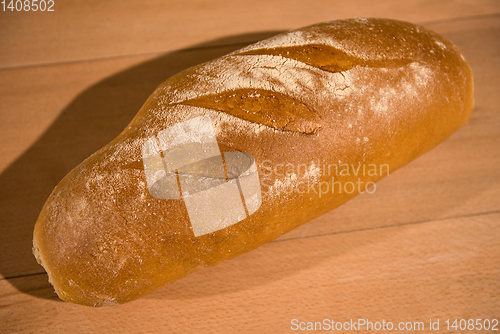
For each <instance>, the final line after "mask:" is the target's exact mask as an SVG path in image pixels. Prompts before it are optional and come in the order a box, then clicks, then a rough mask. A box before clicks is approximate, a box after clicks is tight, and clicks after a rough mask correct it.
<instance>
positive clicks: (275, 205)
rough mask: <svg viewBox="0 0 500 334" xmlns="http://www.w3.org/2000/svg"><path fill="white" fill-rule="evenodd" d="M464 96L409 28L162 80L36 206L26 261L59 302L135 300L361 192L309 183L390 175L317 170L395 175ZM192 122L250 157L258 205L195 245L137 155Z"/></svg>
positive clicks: (277, 47)
mask: <svg viewBox="0 0 500 334" xmlns="http://www.w3.org/2000/svg"><path fill="white" fill-rule="evenodd" d="M472 95H473V82H472V72H471V70H470V68H469V66H468V65H467V63H466V62H465V60H464V58H463V57H462V55H461V53H460V51H459V50H458V49H457V47H455V46H454V45H453V44H452V43H451V42H450V41H448V40H446V39H445V38H443V37H441V36H439V35H437V34H436V33H434V32H431V31H429V30H427V29H425V28H423V27H419V26H416V25H413V24H410V23H406V22H399V21H393V20H383V19H353V20H344V21H333V22H328V23H322V24H318V25H314V26H310V27H306V28H303V29H299V30H296V31H292V32H288V33H284V34H281V35H278V36H275V37H273V38H270V39H268V40H265V41H262V42H259V43H256V44H253V45H250V46H248V47H245V48H243V49H241V50H238V51H236V52H233V53H231V54H229V55H227V56H224V57H222V58H219V59H216V60H214V61H211V62H208V63H205V64H201V65H198V66H195V67H193V68H191V69H188V70H186V71H184V72H181V73H179V74H177V75H175V76H174V77H172V78H170V79H169V80H167V81H166V82H164V83H163V84H162V85H161V86H160V87H158V88H157V89H156V90H155V92H154V93H153V94H152V95H151V97H150V98H149V99H148V100H147V101H146V103H145V104H144V106H143V107H142V109H141V110H140V111H139V113H138V114H137V115H136V117H135V118H134V120H133V121H132V122H131V123H130V125H129V126H128V127H127V129H125V130H124V131H123V132H122V133H121V134H120V135H119V136H118V137H117V138H116V139H115V140H114V141H112V142H111V143H110V144H108V145H107V146H106V147H104V148H103V149H101V150H99V151H98V152H96V153H95V154H93V155H92V156H91V157H89V158H88V159H86V160H85V161H84V162H82V163H81V164H80V165H79V166H78V167H76V168H75V169H74V170H73V171H71V172H70V173H69V174H68V175H67V176H66V177H65V178H64V179H63V180H62V181H61V182H60V184H59V185H58V186H57V187H56V188H55V189H54V191H53V192H52V194H51V195H50V197H49V199H48V200H47V202H46V204H45V206H44V207H43V210H42V212H41V214H40V217H39V219H38V221H37V223H36V226H35V231H34V240H33V243H34V247H33V250H34V254H35V256H36V258H37V260H38V262H39V263H40V264H41V265H43V266H44V268H45V270H46V271H47V273H48V274H49V280H50V282H51V283H52V284H53V285H54V287H55V289H56V291H57V293H58V295H59V296H60V298H61V299H63V300H66V301H70V302H74V303H78V304H83V305H91V306H105V305H115V304H120V303H124V302H127V301H130V300H134V299H136V298H139V297H140V296H143V295H145V294H147V293H150V292H152V291H154V290H156V289H158V288H160V287H162V286H164V285H166V284H168V283H170V282H172V281H174V280H176V279H179V278H181V277H184V276H185V275H187V274H189V273H191V272H193V271H195V270H197V269H199V268H202V267H205V266H209V265H215V264H217V263H219V262H221V261H223V260H227V259H230V258H233V257H235V256H237V255H240V254H242V253H245V252H247V251H249V250H252V249H254V248H256V247H258V246H260V245H262V244H264V243H266V242H268V241H270V240H273V239H275V238H276V237H278V236H280V235H282V234H284V233H286V232H288V231H290V230H292V229H293V228H295V227H297V226H299V225H301V224H303V223H305V222H307V221H309V220H310V219H312V218H314V217H317V216H319V215H321V214H323V213H325V212H327V211H329V210H332V209H333V208H335V207H337V206H339V205H341V204H343V203H345V202H346V201H347V200H349V199H350V198H352V197H353V196H355V195H356V194H357V191H356V192H353V193H348V192H347V191H344V192H342V193H340V192H339V191H335V192H331V191H329V192H328V193H321V191H318V189H317V188H315V187H311V186H310V185H311V184H312V185H313V186H317V185H319V184H321V183H322V182H330V181H331V178H332V177H333V176H335V177H337V179H335V180H340V181H341V182H342V184H347V183H349V182H353V184H356V182H361V183H362V184H363V185H367V184H369V182H375V181H377V180H378V179H380V178H382V177H383V176H385V175H386V173H380V172H378V173H375V175H373V173H371V174H370V173H362V174H358V175H354V174H352V173H351V175H341V176H339V175H338V174H337V175H334V174H333V172H332V171H331V170H330V172H328V170H327V169H325V166H329V165H330V166H331V165H336V166H339V165H341V164H348V165H353V166H358V165H363V166H370V165H375V166H381V165H387V166H388V168H389V170H390V171H391V172H392V171H394V170H396V169H397V168H399V167H401V166H403V165H404V164H406V163H408V162H409V161H411V160H412V159H414V158H416V157H417V156H419V155H421V154H423V153H424V152H426V151H428V150H430V149H431V148H433V147H434V146H436V145H437V144H438V143H439V142H441V141H443V140H444V139H445V138H447V137H448V136H449V135H450V134H451V133H453V132H454V131H455V130H456V129H458V128H459V127H460V126H462V125H463V124H465V123H466V122H467V120H468V117H469V114H470V112H471V110H472V108H473V97H472ZM201 115H208V116H210V118H211V120H212V123H213V125H214V129H215V134H216V137H217V141H218V143H219V146H220V148H221V151H241V152H248V153H250V154H252V155H253V157H254V158H255V161H256V163H257V165H258V170H259V177H260V180H261V186H262V205H261V207H260V208H259V209H258V210H257V212H255V213H254V214H252V215H250V216H249V217H247V218H246V219H244V220H242V221H240V222H239V223H236V224H234V225H231V226H229V227H227V228H225V229H222V230H219V231H216V232H213V233H209V234H205V235H202V236H199V237H195V236H194V235H193V231H192V229H191V225H190V222H189V219H188V214H187V212H186V207H185V205H184V202H183V201H182V200H162V199H157V198H154V197H152V196H151V195H150V193H149V191H148V188H147V184H146V179H145V175H144V170H143V169H142V157H141V147H142V145H143V144H144V142H145V141H146V140H147V139H148V138H150V137H151V136H154V135H155V134H156V133H158V132H159V131H161V130H163V129H166V128H168V127H170V126H172V125H174V124H176V123H179V122H181V121H185V120H189V119H192V118H194V117H196V116H201ZM286 164H289V165H288V166H289V167H288V168H289V169H290V170H289V172H290V173H288V174H285V173H283V168H284V167H283V166H286ZM290 164H291V165H290ZM300 167H303V168H300ZM273 169H276V170H273Z"/></svg>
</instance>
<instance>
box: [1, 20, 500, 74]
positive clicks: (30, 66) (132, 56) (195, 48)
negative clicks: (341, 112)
mask: <svg viewBox="0 0 500 334" xmlns="http://www.w3.org/2000/svg"><path fill="white" fill-rule="evenodd" d="M497 16H500V13H489V14H483V15H472V16H464V17H456V18H452V19H445V20H436V21H427V22H426V21H423V22H414V23H415V24H419V25H423V26H428V25H433V24H442V23H448V22H450V23H452V22H461V21H468V20H477V19H484V18H491V17H497ZM255 42H258V40H253V41H247V42H240V43H229V44H220V45H210V46H200V47H190V48H184V49H179V50H171V51H158V52H150V53H138V54H129V55H120V56H110V57H101V58H92V59H80V60H71V61H63V62H56V63H41V64H36V65H26V66H13V67H0V72H4V71H13V70H20V69H28V68H37V67H49V66H58V65H70V64H79V63H86V62H97V61H106V60H115V59H126V58H130V59H132V58H140V57H148V56H155V55H158V56H160V55H164V54H167V53H171V52H189V51H197V50H209V49H218V48H225V47H231V46H239V45H241V46H245V45H249V44H252V43H255Z"/></svg>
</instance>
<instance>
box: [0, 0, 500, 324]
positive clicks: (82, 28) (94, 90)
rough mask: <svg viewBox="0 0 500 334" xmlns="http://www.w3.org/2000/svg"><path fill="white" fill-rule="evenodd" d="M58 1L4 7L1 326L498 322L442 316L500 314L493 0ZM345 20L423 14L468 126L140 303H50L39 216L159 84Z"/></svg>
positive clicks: (498, 33) (499, 27)
mask: <svg viewBox="0 0 500 334" xmlns="http://www.w3.org/2000/svg"><path fill="white" fill-rule="evenodd" d="M0 6H1V4H0ZM53 8H54V12H50V13H49V12H15V11H14V12H10V11H6V12H3V11H2V12H0V157H1V158H0V173H1V174H0V332H2V333H3V332H5V333H14V332H26V333H198V332H200V333H285V332H293V328H294V325H293V322H292V320H293V319H297V320H296V321H298V322H304V323H305V324H303V326H306V325H307V322H323V320H324V319H330V320H331V319H333V320H334V321H340V322H346V321H350V320H351V319H353V320H355V321H357V319H367V320H368V321H371V322H372V323H376V322H379V323H382V321H386V322H388V321H390V322H392V323H393V324H394V325H395V326H397V325H398V324H399V322H404V323H409V324H410V325H411V324H413V323H414V322H424V325H425V329H424V330H415V329H413V330H401V331H396V330H394V331H392V332H400V333H417V332H421V333H424V332H425V333H428V332H430V329H429V320H430V319H432V321H433V322H436V321H438V320H439V321H440V324H439V330H435V331H432V333H445V332H464V333H475V332H478V333H487V332H494V333H495V332H497V331H492V330H491V329H490V330H489V331H485V330H482V331H477V330H463V331H461V330H460V329H459V330H458V331H455V330H453V329H452V328H450V329H449V330H447V328H446V323H445V321H446V320H447V319H452V320H453V319H474V320H475V319H500V107H499V106H500V90H499V89H500V1H497V0H490V1H488V0H469V1H467V0H462V1H459V0H455V1H448V0H436V1H426V0H412V1H395V0H394V1H391V0H379V1H368V0H362V1H356V0H354V1H326V0H311V1H307V2H306V1H296V0H294V1H273V0H254V1H252V2H250V1H245V2H243V1H235V0H233V1H230V0H223V1H201V0H194V1H189V2H181V1H174V0H169V1H159V0H154V1H132V0H121V1H118V0H108V1H97V0H87V1H60V0H55V4H54V7H53ZM0 9H1V8H0ZM349 17H387V18H396V19H401V20H407V21H411V22H414V23H419V24H422V25H424V26H426V27H428V28H431V29H433V30H435V31H437V32H439V33H441V34H443V35H444V36H446V37H448V38H449V39H451V40H452V41H453V42H454V43H455V44H456V45H458V47H459V48H460V49H461V50H462V51H463V53H464V55H465V57H466V59H467V60H468V62H469V63H470V65H471V67H472V69H473V72H474V75H475V78H474V79H475V101H476V106H475V110H474V112H473V113H472V117H471V119H470V123H469V124H468V125H467V126H465V127H463V128H461V129H460V130H459V131H458V132H456V133H455V134H454V135H452V136H451V137H450V138H449V139H448V140H446V141H445V142H444V143H442V144H441V145H440V146H438V147H437V148H436V149H434V150H432V151H431V152H429V153H427V154H425V155H424V156H422V157H421V158H419V159H417V160H416V161H414V162H412V163H410V164H409V165H407V166H406V167H404V168H403V169H401V170H398V171H396V172H394V173H392V174H391V175H390V176H389V177H388V178H386V179H384V180H382V181H381V182H380V183H378V184H377V188H376V192H375V193H374V194H371V195H370V194H363V195H361V196H358V197H356V198H355V199H353V200H352V201H350V202H349V203H347V204H345V205H343V206H342V207H340V208H338V209H336V210H334V211H332V212H330V213H328V214H326V215H324V216H322V217H320V218H318V219H315V220H314V221H311V222H309V223H307V224H305V225H303V226H302V227H300V228H298V229H296V230H294V231H292V232H290V233H288V234H286V235H284V236H283V237H281V238H279V239H278V240H276V241H274V242H271V243H269V244H266V245H264V246H262V247H260V248H258V249H257V250H254V251H252V252H250V253H247V254H245V255H243V256H240V257H239V258H236V259H234V260H231V261H228V262H226V263H223V264H221V265H219V266H216V267H213V268H209V269H205V270H202V271H199V272H197V273H195V274H192V275H190V276H188V277H186V278H184V279H182V280H179V281H176V282H174V283H173V284H171V285H169V286H166V287H164V288H163V289H161V290H159V291H157V292H155V293H153V294H151V295H149V296H147V297H145V298H142V299H140V300H137V301H134V302H131V303H129V304H125V305H121V306H115V307H108V308H99V309H94V308H89V307H84V306H79V305H73V304H70V303H66V302H62V301H60V300H59V299H58V298H57V296H56V295H55V293H54V290H53V288H52V287H51V285H50V284H49V283H48V281H47V275H46V274H45V272H44V270H43V268H42V267H40V266H39V265H38V264H37V263H36V261H35V259H34V257H33V256H32V254H31V242H32V231H33V226H34V223H35V221H36V218H37V216H38V214H39V212H40V209H41V207H42V205H43V203H44V202H45V200H46V198H47V197H48V195H49V194H50V192H51V190H52V189H53V187H54V186H55V185H56V184H57V183H58V182H59V181H60V180H61V179H62V177H63V176H64V175H65V174H66V173H67V172H69V171H70V170H71V169H72V168H73V167H74V166H76V165H77V164H78V163H79V162H81V161H82V160H83V159H85V158H86V157H87V156H89V155H90V154H91V153H93V152H94V151H96V150H97V149H98V148H100V147H102V146H103V145H105V144H106V143H107V142H109V141H110V140H111V139H113V138H114V137H115V136H116V135H117V134H118V133H119V132H121V130H122V129H123V128H124V127H125V126H126V125H127V123H128V122H129V121H130V120H131V119H132V117H133V116H134V114H135V113H136V112H137V111H138V110H139V108H140V106H141V105H142V103H143V102H144V101H145V100H146V98H147V97H148V95H149V94H150V93H151V92H152V91H153V90H154V88H155V87H156V86H157V85H159V84H160V83H161V82H162V81H164V80H165V79H167V78H168V77H169V76H171V75H172V74H174V73H176V72H178V71H180V70H183V69H185V68H188V67H190V66H192V65H195V64H199V63H201V62H204V61H207V60H209V59H212V58H215V57H218V56H220V55H223V54H226V53H228V52H229V51H232V50H235V49H238V48H240V47H242V46H244V45H246V44H249V43H251V42H254V41H257V40H260V39H263V38H266V37H269V36H272V35H274V34H276V33H277V32H280V31H283V30H288V29H292V28H299V27H302V26H305V25H309V24H313V23H317V22H321V21H328V20H334V19H341V18H349ZM294 321H295V320H294ZM497 329H499V330H500V324H499V325H498V326H497ZM351 332H369V331H367V330H366V328H365V327H364V328H357V330H352V331H351ZM377 332H384V331H377Z"/></svg>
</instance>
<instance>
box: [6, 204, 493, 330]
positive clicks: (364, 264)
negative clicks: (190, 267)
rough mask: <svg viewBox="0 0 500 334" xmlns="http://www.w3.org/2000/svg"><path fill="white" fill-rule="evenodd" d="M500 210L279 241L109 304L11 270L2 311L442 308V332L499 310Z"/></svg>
mask: <svg viewBox="0 0 500 334" xmlns="http://www.w3.org/2000/svg"><path fill="white" fill-rule="evenodd" d="M499 219H500V214H491V215H479V216H475V217H468V218H459V219H451V220H442V221H432V222H429V223H421V224H413V225H408V226H393V227H390V228H378V229H375V230H368V231H358V232H350V233H338V234H332V235H325V236H321V237H310V238H304V239H300V240H288V241H283V242H273V243H269V244H267V245H264V246H262V247H260V248H259V249H257V250H254V251H252V252H250V253H247V254H245V255H242V256H241V257H239V258H238V259H237V260H234V261H228V262H225V263H223V264H221V265H218V266H217V267H213V268H210V269H206V270H204V271H201V272H197V273H195V274H192V275H190V276H188V277H186V278H185V279H182V280H180V281H177V282H174V283H173V284H171V285H169V286H167V287H165V288H163V289H161V290H159V291H157V292H155V293H153V294H151V295H149V296H147V297H146V298H143V299H140V300H137V301H134V302H131V303H129V304H124V305H120V306H116V307H109V308H100V309H94V308H89V307H85V306H79V305H74V304H69V303H64V302H60V301H58V300H56V298H55V294H54V293H53V291H52V288H51V287H50V285H49V284H48V283H47V282H45V279H46V276H45V275H43V276H41V277H40V276H36V277H23V278H17V279H15V280H16V281H19V282H18V283H17V284H18V285H19V286H22V287H23V289H25V291H26V292H28V294H22V293H19V291H17V290H16V289H15V288H13V287H12V285H10V284H9V283H8V282H6V281H5V280H4V281H0V303H1V304H0V305H1V306H2V308H1V309H0V319H1V320H2V323H3V329H4V330H5V332H15V331H18V330H21V331H23V332H36V333H57V332H61V333H88V332H91V333H94V332H95V333H100V332H104V331H105V332H107V333H147V332H152V333H198V332H203V333H212V332H213V333H221V332H223V333H285V332H289V331H290V332H291V329H290V328H291V321H292V319H298V320H299V321H304V322H307V321H323V319H334V320H335V321H343V322H344V321H349V320H350V319H361V318H363V319H366V318H368V319H369V320H371V321H373V322H375V321H382V319H385V321H391V322H393V323H394V324H398V323H399V322H401V321H403V322H408V321H410V322H415V321H419V322H420V321H421V322H424V324H425V325H426V327H425V328H426V329H427V330H428V321H429V319H433V320H434V321H436V320H437V319H439V320H440V324H441V330H440V331H435V333H446V332H449V331H446V328H445V326H444V323H443V322H444V321H445V320H446V319H453V318H459V319H460V318H466V319H467V318H471V317H481V318H490V319H491V318H494V317H497V318H498V316H499V314H498V310H499V309H500V301H499V299H498V298H494V296H498V295H499V293H500V286H499V284H498V276H499V275H500V264H499V263H498V259H497V257H496V256H495V254H498V253H499V252H500V244H499V243H498V237H499V236H500V226H499V224H498V221H499ZM29 309H31V310H33V309H36V310H37V312H30V313H29V314H28V313H27V310H29ZM353 332H366V331H353ZM380 332H385V331H380ZM402 332H404V331H402ZM409 332H411V331H409ZM424 332H427V333H428V332H429V331H424ZM433 333H434V331H433Z"/></svg>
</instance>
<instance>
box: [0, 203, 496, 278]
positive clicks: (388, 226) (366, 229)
mask: <svg viewBox="0 0 500 334" xmlns="http://www.w3.org/2000/svg"><path fill="white" fill-rule="evenodd" d="M499 213H500V210H495V211H487V212H478V213H471V214H468V215H460V216H451V217H445V218H439V219H427V220H417V221H413V222H407V223H401V224H390V225H382V226H377V227H369V228H360V229H354V230H347V231H341V232H333V233H325V234H316V235H310V236H306V237H297V238H290V239H284V240H273V241H271V242H284V241H292V240H297V239H308V238H317V237H325V236H329V235H336V234H346V233H355V232H363V231H370V230H377V229H386V228H392V227H402V226H408V225H418V224H427V223H433V222H440V221H447V220H451V219H461V218H470V217H481V216H488V215H494V214H499ZM39 275H47V273H46V272H45V271H43V272H39V273H32V274H25V275H16V276H10V277H3V278H0V281H2V280H12V279H16V278H23V277H30V276H39Z"/></svg>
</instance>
